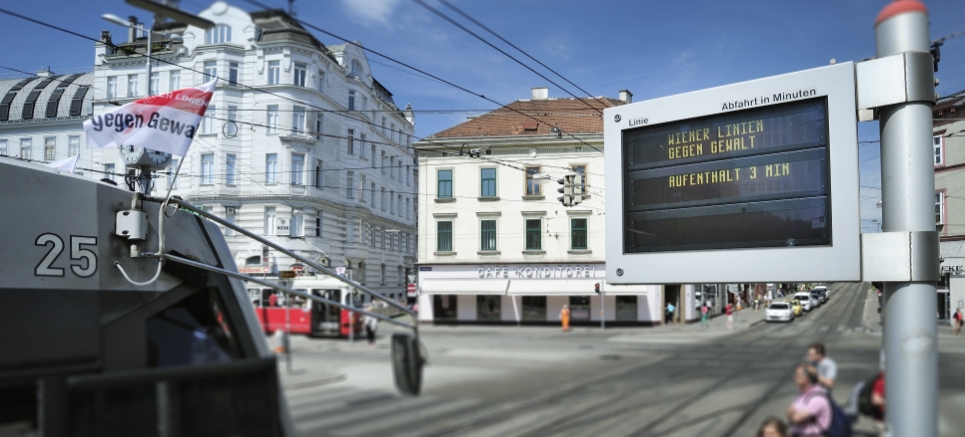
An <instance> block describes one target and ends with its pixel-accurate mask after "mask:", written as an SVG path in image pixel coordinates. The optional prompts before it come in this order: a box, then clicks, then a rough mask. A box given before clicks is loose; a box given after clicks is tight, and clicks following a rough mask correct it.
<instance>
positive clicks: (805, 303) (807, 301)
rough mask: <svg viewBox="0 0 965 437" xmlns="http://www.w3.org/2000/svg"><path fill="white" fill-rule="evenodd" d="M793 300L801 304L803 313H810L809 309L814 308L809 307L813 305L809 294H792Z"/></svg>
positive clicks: (804, 292) (803, 292)
mask: <svg viewBox="0 0 965 437" xmlns="http://www.w3.org/2000/svg"><path fill="white" fill-rule="evenodd" d="M794 299H795V300H797V301H798V302H801V307H802V308H804V312H810V311H811V309H812V308H814V306H813V305H811V304H812V303H813V300H812V298H811V293H808V292H806V291H802V292H799V293H794Z"/></svg>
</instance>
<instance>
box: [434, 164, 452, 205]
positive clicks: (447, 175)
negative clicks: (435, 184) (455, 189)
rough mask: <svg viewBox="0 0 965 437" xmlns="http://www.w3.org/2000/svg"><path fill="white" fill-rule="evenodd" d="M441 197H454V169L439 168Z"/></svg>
mask: <svg viewBox="0 0 965 437" xmlns="http://www.w3.org/2000/svg"><path fill="white" fill-rule="evenodd" d="M437 197H438V198H440V199H449V198H451V197H452V170H439V194H438V195H437Z"/></svg>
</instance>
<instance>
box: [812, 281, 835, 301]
mask: <svg viewBox="0 0 965 437" xmlns="http://www.w3.org/2000/svg"><path fill="white" fill-rule="evenodd" d="M811 291H817V292H819V293H821V299H822V300H823V301H824V302H827V301H829V300H831V290H829V289H828V287H827V286H826V285H818V286H817V287H814V288H812V289H811Z"/></svg>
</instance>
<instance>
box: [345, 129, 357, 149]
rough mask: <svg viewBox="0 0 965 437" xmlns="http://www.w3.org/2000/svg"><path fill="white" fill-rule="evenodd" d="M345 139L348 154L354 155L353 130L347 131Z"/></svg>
mask: <svg viewBox="0 0 965 437" xmlns="http://www.w3.org/2000/svg"><path fill="white" fill-rule="evenodd" d="M346 139H347V140H348V154H349V155H354V154H355V129H349V130H348V135H346Z"/></svg>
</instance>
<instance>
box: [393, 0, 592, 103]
mask: <svg viewBox="0 0 965 437" xmlns="http://www.w3.org/2000/svg"><path fill="white" fill-rule="evenodd" d="M412 1H414V2H415V3H416V4H417V5H419V6H422V7H423V8H424V9H426V10H428V11H429V12H432V13H433V14H435V15H436V16H438V17H440V18H442V19H443V20H446V21H448V22H449V23H450V24H452V25H453V26H456V27H457V28H459V29H460V30H462V31H463V32H466V33H468V34H470V35H472V36H473V37H474V38H476V39H478V40H479V41H482V42H483V43H484V44H486V45H488V46H489V47H492V48H493V49H494V50H496V51H497V52H499V53H502V54H503V55H504V56H506V57H507V58H509V59H512V60H513V61H515V62H516V63H517V64H519V65H521V66H522V67H523V68H525V69H527V70H529V71H531V72H533V73H534V74H536V75H537V76H539V77H541V78H542V79H543V80H546V81H547V82H549V83H550V84H552V85H553V86H555V87H557V88H559V89H561V90H563V92H565V93H567V94H569V95H570V96H571V97H573V98H574V99H577V100H579V101H580V102H583V104H585V105H586V106H588V107H590V108H593V106H592V105H590V104H589V103H587V102H586V101H585V100H583V99H581V98H579V97H577V96H576V94H573V93H572V92H570V90H568V89H566V88H565V87H563V86H562V85H560V84H558V83H556V82H554V81H553V80H552V79H550V78H548V77H546V76H544V75H543V74H542V73H540V72H538V71H536V70H535V69H533V68H532V67H530V66H529V65H526V64H525V63H523V61H520V60H519V59H516V57H514V56H513V55H510V54H509V53H506V51H505V50H503V49H501V48H499V47H496V45H495V44H493V43H491V42H489V41H487V40H486V39H485V38H483V37H481V36H479V35H478V34H477V33H475V32H473V31H471V30H469V29H468V28H466V27H465V26H463V25H462V24H460V23H458V22H457V21H456V20H453V19H452V17H450V16H448V15H446V14H444V13H442V11H440V10H438V9H436V8H434V7H432V6H429V4H427V3H426V2H425V1H423V0H412ZM450 6H451V5H450ZM473 21H475V20H473ZM517 50H519V49H517ZM590 97H591V98H592V96H590ZM593 109H595V110H596V112H598V113H599V114H600V115H601V116H602V115H603V111H600V110H599V109H598V108H593Z"/></svg>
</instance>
